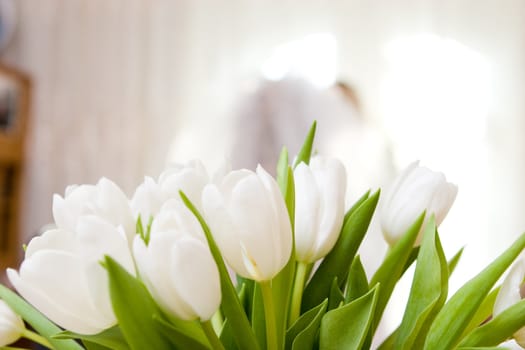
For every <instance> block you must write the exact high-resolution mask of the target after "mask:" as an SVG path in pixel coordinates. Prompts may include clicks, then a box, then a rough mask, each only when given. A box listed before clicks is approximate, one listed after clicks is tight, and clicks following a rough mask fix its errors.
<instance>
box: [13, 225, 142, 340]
mask: <svg viewBox="0 0 525 350" xmlns="http://www.w3.org/2000/svg"><path fill="white" fill-rule="evenodd" d="M105 255H110V256H111V257H112V258H114V259H115V260H116V261H117V262H119V263H120V264H121V265H122V266H123V267H124V268H126V269H127V270H128V272H130V273H131V274H134V264H133V260H132V258H131V252H130V251H129V247H128V241H127V238H126V236H125V233H124V232H123V230H122V227H119V228H116V227H115V226H113V225H112V224H110V223H109V222H107V221H105V220H103V219H101V218H100V217H97V216H93V215H87V216H81V217H80V218H79V219H78V221H77V224H76V226H75V230H74V231H69V230H66V229H60V228H59V229H55V230H49V231H46V232H45V233H44V234H43V235H42V236H39V237H35V238H34V239H32V240H31V242H29V245H28V246H27V249H26V253H25V260H24V261H23V262H22V264H21V266H20V271H19V272H17V271H15V270H13V269H8V270H7V275H8V277H9V280H10V281H11V283H12V284H13V286H14V287H15V288H16V290H17V291H18V293H20V295H22V297H23V298H24V299H26V300H27V301H28V302H29V303H31V304H32V305H33V306H34V307H35V308H37V309H38V310H39V311H40V312H42V313H43V314H44V315H46V316H47V317H48V318H49V319H51V320H52V321H53V322H55V323H56V324H58V325H59V326H61V327H63V328H65V329H67V330H70V331H73V332H76V333H81V334H96V333H99V332H101V331H103V330H104V329H106V328H109V327H111V326H113V325H115V324H116V322H117V320H116V318H115V315H114V313H113V309H112V307H111V300H110V296H109V287H108V276H107V271H106V270H105V269H104V268H103V267H102V266H101V264H100V261H102V260H103V258H104V256H105Z"/></svg>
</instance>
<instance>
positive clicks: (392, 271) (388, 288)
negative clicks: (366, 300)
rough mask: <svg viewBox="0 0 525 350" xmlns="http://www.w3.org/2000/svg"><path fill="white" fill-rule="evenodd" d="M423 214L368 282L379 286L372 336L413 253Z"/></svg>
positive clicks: (391, 250)
mask: <svg viewBox="0 0 525 350" xmlns="http://www.w3.org/2000/svg"><path fill="white" fill-rule="evenodd" d="M424 218H425V213H422V214H421V215H420V216H419V218H418V219H417V220H416V221H415V222H414V223H413V224H412V226H411V227H410V228H409V229H408V231H407V232H406V233H405V234H404V235H403V237H402V238H401V239H400V240H399V241H398V242H397V243H396V244H395V245H394V246H393V247H392V248H391V249H390V251H389V252H388V254H387V255H386V257H385V259H384V260H383V262H382V263H381V265H380V266H379V268H378V269H377V271H376V272H375V274H374V276H372V279H371V280H370V286H374V285H376V284H381V289H380V291H379V295H378V297H377V305H376V308H375V314H374V319H373V321H372V326H371V333H372V334H373V333H374V332H375V330H376V328H377V326H378V324H379V320H381V316H382V315H383V312H384V310H385V307H386V304H387V303H388V300H389V299H390V296H391V295H392V291H393V290H394V287H395V285H396V283H397V281H398V280H399V278H400V277H401V276H402V275H403V273H404V272H405V267H406V262H407V260H408V259H409V257H410V256H411V254H412V252H413V246H414V242H415V241H416V238H417V235H418V233H419V229H420V228H421V225H422V224H423V220H424Z"/></svg>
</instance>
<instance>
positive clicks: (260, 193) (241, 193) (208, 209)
mask: <svg viewBox="0 0 525 350" xmlns="http://www.w3.org/2000/svg"><path fill="white" fill-rule="evenodd" d="M202 205H203V209H204V214H205V218H206V221H207V223H208V224H209V226H210V228H211V231H212V233H213V235H214V238H215V240H216V242H217V245H218V246H219V249H220V250H221V252H222V254H223V256H224V258H225V259H226V261H227V262H228V264H229V265H230V266H231V267H232V268H233V270H235V272H237V274H239V275H240V276H243V277H246V278H250V279H253V280H256V281H267V280H270V279H271V278H273V277H274V276H275V275H276V274H277V273H278V272H279V271H280V270H281V269H282V268H283V267H284V266H285V265H286V263H287V262H288V260H289V258H290V255H291V251H292V229H291V223H290V218H289V216H288V211H287V210H286V205H285V203H284V199H283V197H282V195H281V192H280V191H279V187H278V185H277V183H276V182H275V180H274V179H273V178H272V177H271V176H270V174H268V173H267V172H266V171H265V170H264V169H263V168H262V167H261V166H258V167H257V172H256V173H254V172H252V171H249V170H237V171H232V172H230V173H229V174H228V175H226V176H225V177H224V179H223V180H222V182H221V183H220V184H219V185H215V184H210V185H208V186H206V187H205V188H204V191H203V196H202Z"/></svg>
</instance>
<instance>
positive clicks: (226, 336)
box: [219, 319, 239, 350]
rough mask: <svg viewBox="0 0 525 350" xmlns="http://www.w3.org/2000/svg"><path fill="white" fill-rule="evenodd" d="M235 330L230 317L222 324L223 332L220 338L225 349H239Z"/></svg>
mask: <svg viewBox="0 0 525 350" xmlns="http://www.w3.org/2000/svg"><path fill="white" fill-rule="evenodd" d="M234 332H235V330H234V329H233V328H232V326H231V324H230V322H229V321H228V319H226V320H225V321H224V324H223V326H222V330H221V334H220V335H219V340H220V341H221V343H222V344H223V345H224V348H225V349H228V350H237V349H239V348H238V347H237V344H235V336H234Z"/></svg>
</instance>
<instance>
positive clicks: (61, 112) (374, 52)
mask: <svg viewBox="0 0 525 350" xmlns="http://www.w3.org/2000/svg"><path fill="white" fill-rule="evenodd" d="M0 3H1V4H2V5H1V6H0V10H1V13H0V15H1V18H0V37H1V38H0V48H1V62H2V65H3V66H2V69H1V70H0V73H1V74H0V75H1V77H0V156H1V157H2V158H1V159H0V164H1V166H2V168H1V170H0V171H1V174H0V183H1V184H2V186H3V187H2V189H0V195H1V196H2V197H1V199H0V216H1V217H2V218H3V221H2V223H1V225H3V229H2V235H3V236H2V241H1V242H3V247H4V251H5V254H2V256H1V257H0V259H3V262H2V264H1V265H2V266H5V265H10V266H13V265H16V262H15V259H16V253H20V249H19V248H18V247H20V244H21V243H22V242H26V241H27V240H28V239H29V238H30V237H31V236H33V235H34V234H36V233H37V232H38V231H39V229H40V228H41V227H42V226H43V225H45V224H47V223H49V222H51V221H52V216H51V204H52V195H53V193H60V194H63V192H64V189H65V187H66V186H67V185H69V184H75V183H77V184H78V183H95V182H96V181H97V180H98V179H99V178H100V177H102V176H105V177H108V178H110V179H112V180H113V181H115V182H116V183H118V184H119V185H121V186H122V188H123V189H124V190H125V191H126V192H127V194H128V195H131V194H132V191H133V190H134V188H135V186H137V185H138V183H139V182H141V181H142V179H143V176H144V175H146V174H147V175H152V176H157V175H158V174H159V173H160V172H161V171H162V169H163V168H164V166H165V165H166V163H167V162H171V161H178V162H183V161H187V160H189V159H192V158H201V159H202V160H203V161H204V162H205V164H206V165H207V166H208V167H209V170H210V171H213V170H214V169H216V168H218V167H219V166H220V165H221V164H222V162H223V160H224V159H229V160H231V161H232V163H233V164H234V166H236V167H238V166H244V167H251V168H253V167H255V165H256V164H257V163H258V162H261V163H262V164H264V165H265V166H266V167H271V166H272V165H271V164H273V163H272V162H273V161H274V160H275V159H276V156H277V152H278V151H279V149H280V148H281V146H282V144H283V143H286V144H288V145H289V147H290V149H291V152H292V153H294V152H295V151H296V150H297V148H298V147H299V146H298V145H299V144H300V142H301V140H302V138H303V136H304V135H305V134H306V131H307V130H308V127H309V125H310V123H311V122H312V120H314V119H317V120H318V121H319V125H318V130H319V140H318V149H319V152H322V153H325V154H329V155H335V156H339V157H341V158H342V159H343V161H344V162H345V164H346V165H347V170H348V173H349V175H348V178H349V187H350V189H349V193H348V197H349V199H348V201H349V203H350V202H352V201H353V200H354V199H356V198H357V197H358V196H359V195H360V194H362V193H363V192H364V191H365V190H367V189H368V188H369V187H372V188H375V187H380V186H385V185H388V182H389V181H390V180H391V179H392V176H394V175H395V174H396V173H397V172H398V171H399V170H401V169H402V168H403V167H405V166H406V165H408V164H409V163H410V162H412V161H413V160H416V159H419V160H421V162H422V164H423V165H426V166H428V167H430V168H432V169H434V170H440V171H443V172H444V173H445V174H446V175H447V178H448V179H449V180H450V181H452V182H454V183H456V184H458V186H459V193H458V197H457V200H456V203H455V205H454V206H453V208H452V209H451V211H450V213H449V216H448V217H447V218H446V220H445V222H444V223H443V225H442V226H441V229H440V231H441V236H442V240H443V244H444V248H445V252H447V253H448V256H449V257H450V256H452V255H453V254H454V253H455V252H456V251H457V250H458V249H460V248H461V247H463V246H465V245H466V246H467V248H466V250H465V252H464V256H463V259H462V261H461V262H460V265H459V266H458V268H457V270H456V272H455V274H454V276H453V278H452V289H454V288H456V287H457V283H459V282H461V281H465V279H466V278H468V277H470V276H472V275H474V274H475V273H476V272H477V271H479V270H480V269H481V268H483V267H484V266H485V265H486V264H487V263H488V262H489V261H490V260H492V259H493V258H494V257H495V256H497V255H498V254H499V253H500V252H502V251H503V249H504V248H505V247H506V246H508V245H509V244H510V242H511V241H512V240H513V239H514V238H516V237H517V235H518V234H520V233H521V232H522V231H523V230H524V229H525V215H524V210H525V181H524V179H525V158H524V156H525V138H524V137H523V135H524V131H525V98H524V97H523V94H524V92H525V79H524V78H525V63H524V62H525V21H524V18H525V2H523V1H521V0H501V1H500V0H498V1H496V0H459V1H458V0H419V1H415V0H374V1H362V0H344V1H336V0H334V1H330V2H327V1H313V0H288V1H273V0H272V1H254V0H229V1H226V0H220V1H189V0H186V1H184V0H171V1H167V0H153V1H146V0H112V1H103V0H90V1H87V0H73V1H67V0H44V1H31V0H19V1H0ZM28 82H30V87H29V84H28ZM269 170H270V171H273V169H269ZM6 232H8V235H9V236H7V235H6ZM6 237H9V239H7V238H6ZM13 237H14V238H13ZM6 242H7V243H6ZM5 247H8V248H9V249H7V250H6V249H5ZM17 249H18V251H17ZM13 251H14V252H13ZM384 251H385V245H384V243H383V242H382V238H381V237H380V233H378V232H376V233H375V234H374V235H372V236H371V237H370V238H369V240H368V241H367V242H366V243H365V246H364V247H363V252H362V254H363V256H364V258H363V260H364V263H365V265H366V267H367V270H368V271H369V273H370V271H373V269H374V267H375V265H374V264H375V262H376V261H379V260H380V259H381V258H382V256H383V254H384ZM5 257H8V258H7V259H5ZM396 305H397V306H398V308H399V309H400V310H402V309H403V308H404V303H403V302H400V303H397V304H396ZM396 305H394V308H395V307H396ZM394 311H395V310H394ZM393 314H395V312H393ZM393 317H394V318H395V316H393ZM392 322H393V324H395V320H393V321H392ZM386 327H387V328H388V326H386Z"/></svg>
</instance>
